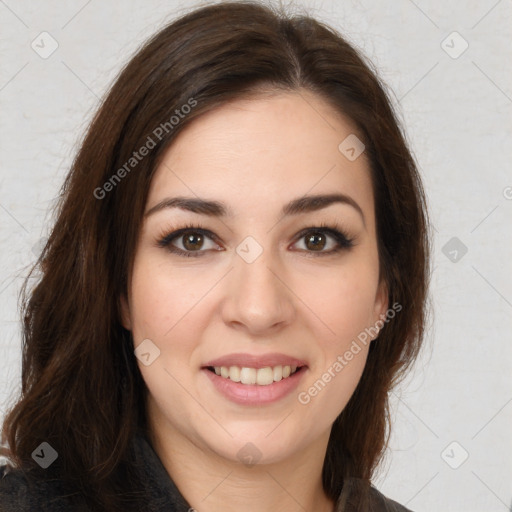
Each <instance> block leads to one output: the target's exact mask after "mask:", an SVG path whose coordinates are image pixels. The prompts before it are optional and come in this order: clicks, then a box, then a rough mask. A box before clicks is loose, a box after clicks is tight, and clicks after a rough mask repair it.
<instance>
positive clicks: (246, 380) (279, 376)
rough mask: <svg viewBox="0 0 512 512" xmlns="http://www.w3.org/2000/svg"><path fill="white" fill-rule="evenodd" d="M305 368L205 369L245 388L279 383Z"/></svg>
mask: <svg viewBox="0 0 512 512" xmlns="http://www.w3.org/2000/svg"><path fill="white" fill-rule="evenodd" d="M305 367H306V366H305V365H302V366H299V365H276V366H265V367H263V368H252V367H247V366H207V367H206V369H207V370H208V371H210V372H212V373H215V374H216V375H218V376H219V377H221V378H223V379H228V380H231V381H233V382H237V383H240V384H245V385H247V386H255V385H256V386H269V385H271V384H273V383H274V382H280V381H281V380H285V379H288V378H290V377H291V376H292V375H295V374H296V373H298V372H300V371H302V370H303V369H304V368H305Z"/></svg>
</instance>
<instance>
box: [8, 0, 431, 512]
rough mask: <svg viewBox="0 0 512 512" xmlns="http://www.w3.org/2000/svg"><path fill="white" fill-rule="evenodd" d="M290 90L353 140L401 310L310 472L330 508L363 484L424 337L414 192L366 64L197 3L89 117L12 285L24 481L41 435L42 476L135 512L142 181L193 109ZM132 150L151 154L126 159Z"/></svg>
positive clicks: (323, 30)
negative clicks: (47, 467) (323, 105)
mask: <svg viewBox="0 0 512 512" xmlns="http://www.w3.org/2000/svg"><path fill="white" fill-rule="evenodd" d="M301 89H306V90H309V91H312V92H314V93H316V94H317V95H318V96H319V97H321V98H323V99H324V100H325V101H327V102H328V103H329V104H330V105H332V107H333V109H335V110H337V111H338V112H340V113H342V114H344V115H346V116H348V118H350V119H351V120H352V121H353V122H354V123H355V124H356V126H357V128H358V130H359V134H360V136H361V138H362V139H363V142H364V144H365V146H366V149H365V151H366V154H367V156H368V158H369V161H370V167H371V175H372V183H373V187H374V192H375V216H376V223H377V237H378V249H379V258H380V271H381V275H382V277H383V279H385V281H386V283H387V285H388V290H389V304H394V303H399V304H400V305H401V306H402V310H401V312H400V313H399V314H397V315H396V317H395V318H394V319H393V320H392V321H390V322H388V323H386V325H385V326H384V328H383V329H382V330H381V332H380V334H379V337H378V339H377V340H376V341H374V342H372V344H371V345H370V349H369V354H368V359H367V363H366V366H365V369H364V373H363V375H362V378H361V380H360V382H359V384H358V386H357V389H356V391H355V392H354V394H353V396H352V397H351V399H350V401H349V403H348V404H347V406H346V407H345V409H344V410H343V412H341V414H340V415H339V417H338V418H337V419H336V421H335V422H334V424H333V427H332V431H331V436H330V440H329V444H328V448H327V455H326V459H325V463H324V468H323V485H324V489H325V492H326V493H327V495H328V496H329V497H330V498H331V499H333V500H336V499H337V498H338V496H339V493H340V491H341V487H342V485H343V480H344V478H345V477H358V478H362V479H365V480H370V479H371V477H372V474H373V473H374V470H375V468H376V467H377V465H378V463H379V461H380V460H381V458H382V455H383V453H384V449H385V447H386V445H387V442H388V439H389V408H388V395H389V391H390V389H391V388H392V387H393V385H395V384H396V382H398V379H399V378H400V377H402V376H403V375H404V372H405V370H406V369H408V367H409V366H410V365H411V363H412V362H413V361H414V359H415V358H416V357H417V355H418V352H419V349H420V346H421V343H422V339H423V335H424V331H425V328H426V320H427V313H428V308H427V303H428V280H429V274H430V268H429V252H430V249H429V225H428V216H427V209H426V203H425V196H424V192H423V188H422V184H421V180H420V176H419V173H418V171H417V168H416V165H415V162H414V159H413V157H412V156H411V153H410V151H409V149H408V147H407V143H406V139H405V137H404V135H403V133H402V130H401V128H400V124H399V122H398V120H397V117H396V115H395V113H394V112H393V109H392V107H391V106H390V101H389V98H388V97H387V94H386V92H385V90H384V87H383V86H382V84H381V83H380V81H379V79H378V77H377V75H376V73H375V71H373V70H372V67H371V65H370V64H369V63H367V62H366V61H365V59H364V58H363V57H362V56H361V55H359V53H358V52H357V51H356V50H355V49H354V48H353V47H352V46H351V45H350V44H348V43H347V42H346V41H345V39H344V38H343V37H342V36H341V35H340V34H339V33H337V32H336V31H335V30H333V29H332V28H330V27H328V26H326V25H325V24H323V23H320V22H318V21H316V20H314V19H312V18H311V17H309V16H307V15H300V16H289V15H287V14H285V13H284V12H283V10H282V9H277V8H272V7H267V6H263V5H262V4H261V3H257V2H229V3H220V4H215V5H210V6H207V7H201V8H198V9H196V10H194V11H192V12H190V13H188V14H186V15H184V16H182V17H181V18H179V19H177V20H176V21H174V22H173V23H171V24H170V25H168V26H166V27H165V28H163V29H162V30H160V31H159V32H158V33H157V34H156V35H154V36H153V37H152V38H151V39H150V40H149V41H147V42H146V44H144V46H143V47H142V48H141V49H140V50H139V51H138V52H137V53H136V55H135V56H134V57H133V58H132V59H131V60H130V61H129V62H128V64H127V65H126V66H125V67H124V69H123V70H122V71H121V73H120V74H119V76H118V77H117V79H116V80H115V83H114V84H113V86H112V87H111V89H110V91H109V92H108V94H107V95H106V97H105V98H104V100H103V102H102V104H101V106H100V108H99V110H98V111H97V113H96V115H95V117H94V119H93V121H92V123H91V125H90V127H89V129H88V131H87V133H86V135H85V138H84V140H83V142H82V144H81V147H80V150H79V152H78V154H77V156H76V159H75V160H74V163H73V165H72V168H71V170H70V172H69V174H68V176H67V178H66V180H65V183H64V185H63V188H62V191H61V197H60V202H59V205H58V210H57V216H56V222H55V224H54V227H53V230H52V232H51V235H50V237H49V239H48V242H47V244H46V246H45V248H44V250H43V252H42V254H41V257H40V259H39V261H38V263H37V264H36V266H35V267H34V269H33V270H32V272H34V271H35V270H37V271H38V272H40V276H38V281H37V284H36V285H35V286H34V287H33V288H32V289H30V290H29V286H28V284H29V278H30V276H29V278H27V281H26V282H25V284H24V286H23V289H22V294H21V297H22V300H23V302H22V308H23V357H22V364H23V367H22V392H21V396H20V397H19V400H18V401H17V403H16V404H15V405H14V406H13V407H12V409H11V410H10V412H9V414H8V415H7V416H6V419H5V422H4V425H3V430H2V435H3V438H4V439H5V440H6V441H7V442H8V445H9V447H10V451H11V453H10V458H11V461H12V465H14V466H15V467H21V468H34V469H33V470H32V469H31V471H37V470H38V468H37V467H36V466H37V465H36V464H35V462H34V461H33V460H32V458H31V453H32V452H33V451H34V449H35V448H36V447H37V446H38V445H39V444H40V443H41V442H43V441H46V442H48V443H49V444H50V445H51V446H52V447H54V448H55V449H56V450H57V452H58V453H59V458H58V459H57V461H56V463H55V464H54V466H52V467H53V468H55V469H54V471H56V472H57V473H56V474H57V475H58V478H60V479H61V481H63V482H66V483H69V485H70V488H74V489H77V490H78V491H79V492H80V493H82V494H83V495H84V496H85V497H86V499H87V501H88V503H89V504H90V506H91V507H92V508H93V509H95V510H109V511H113V510H114V511H115V510H121V509H124V510H129V509H130V507H134V509H135V510H136V509H137V508H136V507H137V505H136V504H135V503H136V502H135V501H133V500H134V498H135V497H136V495H137V496H138V495H139V494H137V492H136V491H134V492H133V493H132V494H130V490H132V489H136V490H137V489H139V487H138V484H137V478H138V475H137V474H136V472H134V471H133V468H131V466H130V458H129V456H128V453H129V447H130V442H131V441H132V439H133V437H134V435H135V433H136V431H137V429H147V423H146V415H145V410H146V402H145V397H146V391H147V389H146V387H145V384H144V381H143V379H142V376H141V374H140V371H139V369H138V366H137V364H136V360H135V356H134V353H133V340H132V339H131V333H130V332H129V331H127V330H125V329H124V328H123V327H122V325H121V323H120V315H119V297H120V296H121V294H126V293H127V279H128V276H129V275H130V272H131V267H132V262H133V256H134V253H135V249H136V244H137V239H138V235H139V230H140V227H141V222H142V217H143V211H144V208H145V203H146V198H147V194H148V189H149V185H150V182H151V179H152V176H153V173H154V172H155V169H156V167H157V166H158V163H159V161H160V160H161V158H162V155H163V154H164V153H165V151H166V150H167V149H168V148H169V147H170V145H171V144H172V142H173V140H174V139H175V137H176V136H177V135H178V133H180V131H181V130H182V129H183V128H184V127H185V126H187V125H188V124H190V123H191V122H193V120H194V119H196V118H197V117H198V116H200V115H201V114H203V113H205V112H207V111H210V110H212V109H213V108H216V107H219V106H222V105H223V104H225V103H226V102H227V101H231V100H236V99H238V98H241V97H243V96H244V95H247V94H250V93H254V91H263V90H266V91H270V92H271V91H284V92H286V91H300V90H301ZM184 105H188V107H187V108H184ZM172 116H174V118H175V119H171V118H172ZM178 118H179V119H178ZM177 119H178V120H177ZM158 128H159V130H158ZM149 139H151V141H152V142H151V143H150V142H149ZM340 142H341V141H340ZM143 146H146V147H147V148H149V147H150V149H149V151H148V152H147V154H146V155H145V156H144V157H142V156H141V155H138V156H139V157H140V158H138V157H137V158H136V157H135V156H134V151H135V152H136V151H137V150H139V148H141V147H143ZM132 159H133V160H132ZM121 169H124V172H123V171H121ZM123 500H124V501H123Z"/></svg>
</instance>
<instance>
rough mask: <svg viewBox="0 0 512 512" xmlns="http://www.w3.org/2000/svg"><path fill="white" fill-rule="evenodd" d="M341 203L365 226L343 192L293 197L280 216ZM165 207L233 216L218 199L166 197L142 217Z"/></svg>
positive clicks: (355, 207)
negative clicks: (354, 213) (356, 215)
mask: <svg viewBox="0 0 512 512" xmlns="http://www.w3.org/2000/svg"><path fill="white" fill-rule="evenodd" d="M335 203H341V204H346V205H349V206H352V207H353V208H354V209H355V210H356V211H357V212H358V213H359V214H360V215H361V217H362V219H363V224H364V225H365V226H366V221H365V217H364V213H363V210H362V209H361V207H360V206H359V205H358V204H357V203H356V201H354V199H352V198H351V197H350V196H347V195H345V194H321V195H309V196H303V197H299V198H297V199H293V200H292V201H290V202H289V203H287V204H286V205H284V206H283V209H282V210H281V216H283V217H285V216H290V215H300V214H302V213H309V212H313V211H317V210H322V209H323V208H327V207H328V206H330V205H332V204H335ZM165 208H180V209H181V210H186V211H189V212H193V213H198V214H200V215H208V216H210V217H233V216H234V215H233V212H232V211H231V209H230V208H229V207H228V206H226V205H225V204H224V203H222V202H220V201H208V200H205V199H200V198H194V197H182V196H180V197H168V198H165V199H163V200H162V201H160V202H159V203H158V204H156V205H155V206H153V207H152V208H150V209H149V210H148V211H147V212H146V213H145V214H144V217H149V216H150V215H152V214H154V213H156V212H158V211H161V210H163V209H165Z"/></svg>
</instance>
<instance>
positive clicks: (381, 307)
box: [373, 279, 389, 338]
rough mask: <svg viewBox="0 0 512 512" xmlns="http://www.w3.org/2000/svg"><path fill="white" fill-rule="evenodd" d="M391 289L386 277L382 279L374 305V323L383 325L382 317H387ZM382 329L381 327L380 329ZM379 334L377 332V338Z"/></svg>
mask: <svg viewBox="0 0 512 512" xmlns="http://www.w3.org/2000/svg"><path fill="white" fill-rule="evenodd" d="M388 296H389V290H388V285H387V283H386V281H385V280H384V279H381V280H380V282H379V286H378V288H377V293H376V295H375V303H374V306H373V321H374V325H381V324H382V325H383V322H382V319H383V318H385V317H386V312H387V310H388V308H389V298H388ZM379 330H380V329H379ZM378 335H379V334H378V333H377V334H376V336H375V338H377V336H378Z"/></svg>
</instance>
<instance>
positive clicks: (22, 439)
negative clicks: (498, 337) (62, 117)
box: [0, 2, 429, 512]
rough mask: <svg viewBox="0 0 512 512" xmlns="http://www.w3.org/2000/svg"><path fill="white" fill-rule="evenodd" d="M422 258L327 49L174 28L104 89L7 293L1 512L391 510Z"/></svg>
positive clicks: (368, 106) (373, 122)
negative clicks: (29, 270)
mask: <svg viewBox="0 0 512 512" xmlns="http://www.w3.org/2000/svg"><path fill="white" fill-rule="evenodd" d="M428 256H429V238H428V221H427V213H426V206H425V198H424V192H423V189H422V184H421V181H420V178H419V175H418V172H417V169H416V167H415V164H414V161H413V158H412V157H411V154H410V152H409V150H408V148H407V145H406V143H405V140H404V137H403V135H402V133H401V130H400V127H399V125H398V123H397V120H396V118H395V116H394V114H393V111H392V109H391V107H390V104H389V101H388V99H387V97H386V95H385V93H384V92H383V88H382V87H381V85H380V83H379V80H378V79H377V77H376V76H375V74H374V73H373V72H372V71H371V70H370V68H369V66H368V65H367V64H366V63H365V62H364V61H363V59H362V58H361V57H360V56H359V55H358V53H357V52H356V51H355V50H354V49H353V48H352V47H351V46H350V45H349V44H348V43H347V42H346V41H344V39H343V38H342V37H341V36H340V35H339V34H337V33H336V32H335V31H334V30H332V29H330V28H328V27H326V26H325V25H323V24H321V23H319V22H317V21H315V20H313V19H311V18H309V17H295V18H290V17H287V16H285V15H284V14H283V13H281V12H274V11H273V10H272V9H270V8H267V7H263V6H261V5H259V4H257V3H249V2H235V3H220V4H217V5H213V6H209V7H203V8H200V9H197V10H195V11H193V12H191V13H190V14H188V15H186V16H184V17H182V18H181V19H178V20H177V21H175V22H174V23H172V24H170V25H169V26H167V27H166V28H164V29H163V30H161V31H160V32H159V33H158V34H156V35H155V36H154V37H153V38H152V39H151V40H150V41H149V42H147V44H145V45H144V47H143V48H142V49H141V50H140V51H139V52H138V53H137V54H136V55H135V56H134V57H133V58H132V59H131V61H130V62H129V63H128V65H127V66H126V67H125V69H124V70H123V71H122V72H121V74H120V75H119V77H118V78H117V80H116V82H115V83H114V85H113V86H112V88H111V90H110V92H109V93H108V95H107V96H106V98H105V100H104V102H103V104H102V105H101V108H100V109H99V111H98V113H97V114H96V116H95V118H94V120H93V122H92V123H91V126H90V128H89V130H88V133H87V134H86V137H85V139H84V141H83V144H82V146H81V148H80V151H79V153H78V155H77V157H76V159H75V161H74V164H73V166H72V169H71V171H70V173H69V175H68V177H67V179H66V182H65V184H64V187H63V191H62V198H61V202H60V207H59V210H58V215H57V220H56V223H55V226H54V229H53V231H52V233H51V236H50V238H49V240H48V243H47V245H46V247H45V249H44V251H43V254H42V256H41V258H40V261H39V263H40V271H41V276H40V280H39V282H38V284H37V286H35V287H34V289H33V290H31V291H30V292H27V289H26V287H25V288H24V299H25V303H24V331H23V332H24V352H23V376H22V381H23V382H22V384H23V385H22V396H21V397H20V399H19V401H18V402H17V404H16V405H15V406H14V407H13V408H12V410H11V411H10V413H9V414H8V416H7V417H6V419H5V422H4V425H3V437H4V439H5V440H6V442H7V443H8V446H9V450H10V451H9V456H10V459H11V464H10V465H9V466H4V467H3V468H2V478H1V479H0V508H1V510H2V511H4V510H5V511H10V510H34V509H38V510H49V511H57V510H105V511H117V510H119V511H121V510H162V511H163V510H180V511H181V510H184V511H186V510H192V509H195V510H198V511H199V512H209V511H219V510H223V511H226V510H227V511H229V510H235V509H237V510H239V509H240V508H241V507H243V509H244V510H246V511H253V510H254V511H255V510H258V511H261V510H287V511H295V510H311V511H320V512H324V511H333V510H336V511H355V510H359V511H363V510H399V511H402V510H407V509H406V508H404V507H403V506H401V505H399V504H398V503H396V502H394V501H392V500H391V499H389V498H386V497H385V496H383V495H382V494H381V493H380V492H379V491H377V490H376V489H375V488H374V487H373V486H372V485H371V483H370V482H371V478H372V475H373V473H374V470H375V468H376V467H377V464H378V462H379V460H380V458H381V456H382V454H383V452H384V449H385V447H386V444H387V441H388V437H389V424H388V394H389V391H390V389H391V387H392V386H393V385H394V384H395V383H396V382H397V381H398V379H399V377H401V376H402V375H403V374H404V371H405V370H406V369H407V368H408V367H409V366H410V365H411V363H412V362H413V361H414V359H415V358H416V356H417V354H418V351H419V348H420V345H421V340H422V337H423V332H424V326H425V318H426V300H427V285H428V273H429V260H428Z"/></svg>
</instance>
